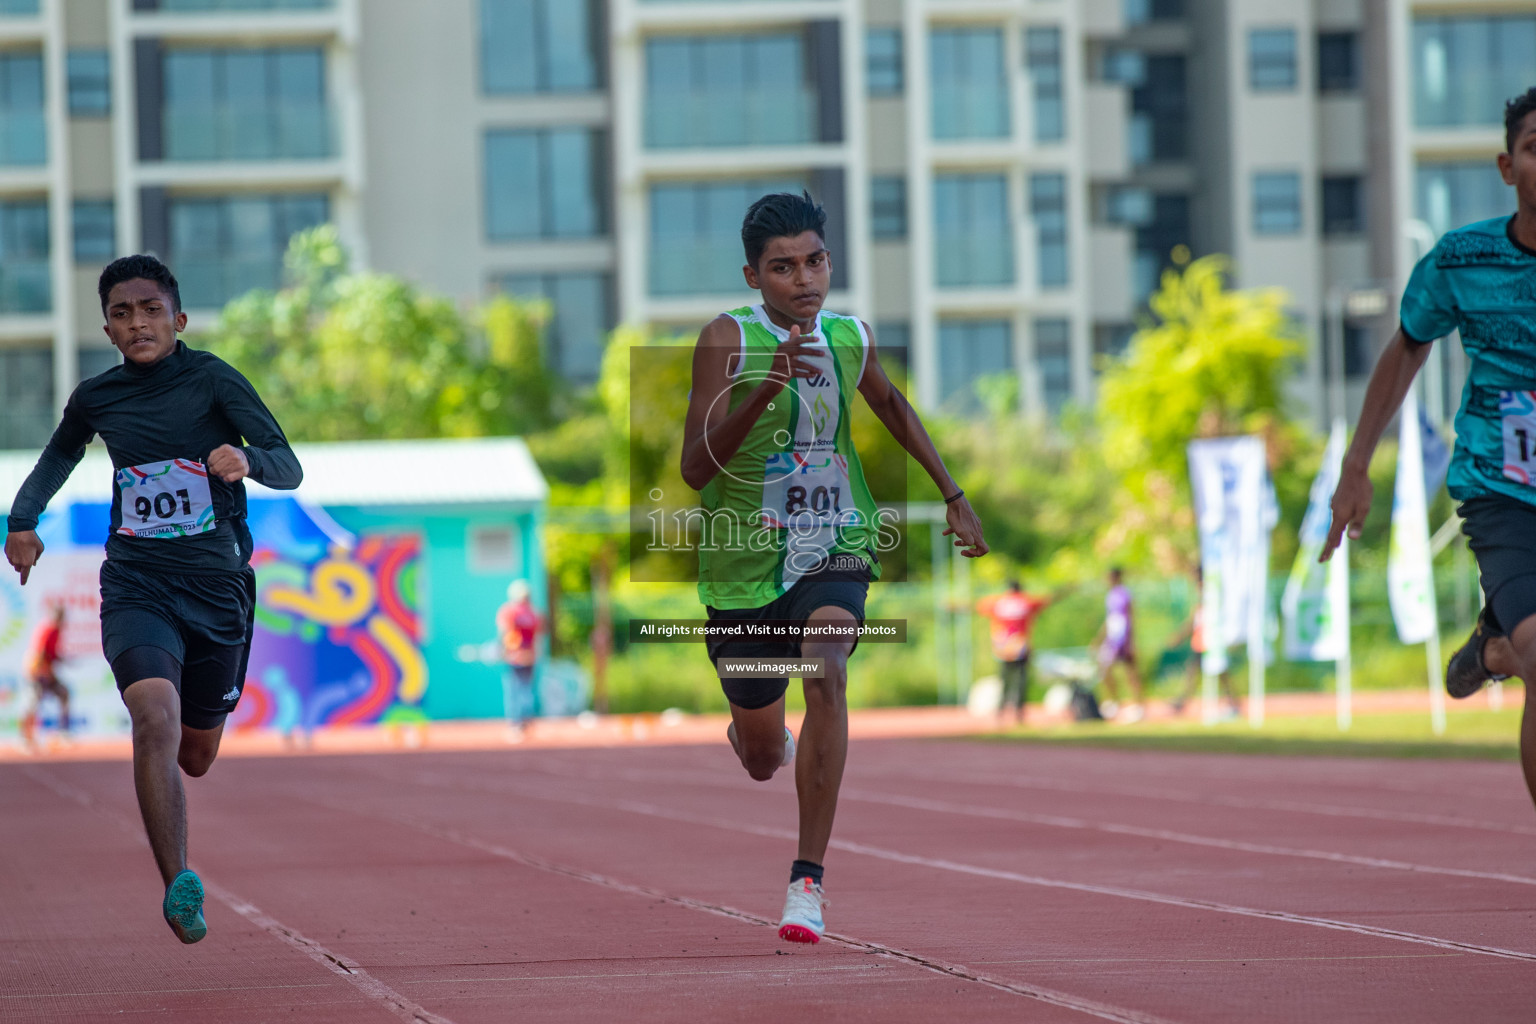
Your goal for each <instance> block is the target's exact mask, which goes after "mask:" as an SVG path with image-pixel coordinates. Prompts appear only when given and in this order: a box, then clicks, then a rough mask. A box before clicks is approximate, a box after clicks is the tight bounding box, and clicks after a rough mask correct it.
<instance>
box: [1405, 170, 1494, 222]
mask: <svg viewBox="0 0 1536 1024" xmlns="http://www.w3.org/2000/svg"><path fill="white" fill-rule="evenodd" d="M1416 177H1417V189H1416V191H1417V192H1418V216H1419V219H1420V220H1423V221H1424V222H1425V223H1426V224H1428V225H1429V226H1430V227H1432V228H1434V230H1435V234H1436V235H1443V234H1445V233H1446V232H1447V231H1450V230H1451V229H1452V228H1459V227H1461V226H1462V225H1464V224H1471V223H1474V222H1476V221H1480V220H1487V219H1488V218H1490V217H1507V216H1509V215H1510V214H1512V213H1513V212H1514V211H1515V206H1516V202H1515V190H1514V188H1513V187H1512V186H1510V185H1506V184H1504V179H1503V178H1502V177H1500V176H1499V168H1498V166H1497V165H1496V164H1494V162H1493V161H1492V160H1470V161H1460V162H1456V163H1436V164H1420V165H1419V168H1418V174H1417V175H1416Z"/></svg>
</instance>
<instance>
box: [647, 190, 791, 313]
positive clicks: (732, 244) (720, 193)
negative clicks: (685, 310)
mask: <svg viewBox="0 0 1536 1024" xmlns="http://www.w3.org/2000/svg"><path fill="white" fill-rule="evenodd" d="M804 188H805V184H804V183H803V182H800V181H795V180H792V179H781V180H773V179H766V180H760V181H742V182H685V183H673V184H665V185H653V186H651V202H650V212H651V224H650V228H651V252H650V259H649V260H648V261H647V265H646V273H647V274H648V275H649V288H650V294H652V295H658V296H663V295H720V294H725V295H735V294H740V293H742V292H745V291H746V290H747V286H746V282H745V281H744V280H742V275H741V268H742V265H743V264H744V263H746V255H745V253H743V252H742V246H741V221H742V218H743V217H744V216H745V215H746V212H747V208H748V207H749V206H751V205H752V203H754V202H755V201H756V200H758V199H759V198H761V197H762V196H764V195H767V194H768V193H770V192H793V193H797V194H798V193H799V192H800V191H801V190H802V189H804Z"/></svg>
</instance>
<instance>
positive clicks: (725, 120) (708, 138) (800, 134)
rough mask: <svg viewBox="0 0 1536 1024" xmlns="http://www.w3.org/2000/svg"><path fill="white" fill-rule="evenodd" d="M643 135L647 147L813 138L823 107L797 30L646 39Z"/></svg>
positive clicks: (781, 142) (755, 143)
mask: <svg viewBox="0 0 1536 1024" xmlns="http://www.w3.org/2000/svg"><path fill="white" fill-rule="evenodd" d="M645 64H646V72H645V79H646V96H645V142H646V145H647V146H648V147H650V148H652V149H678V148H686V147H704V146H775V145H790V144H794V143H805V142H812V141H814V140H815V139H816V138H817V136H818V134H819V118H820V111H819V105H818V101H817V96H816V91H815V89H814V87H813V86H812V84H811V82H810V81H809V80H808V76H807V75H806V73H805V39H804V36H803V35H802V34H801V33H798V32H793V33H791V32H771V33H770V32H764V33H760V34H753V35H746V36H741V35H712V36H673V37H666V36H657V37H652V38H650V39H647V40H646V43H645Z"/></svg>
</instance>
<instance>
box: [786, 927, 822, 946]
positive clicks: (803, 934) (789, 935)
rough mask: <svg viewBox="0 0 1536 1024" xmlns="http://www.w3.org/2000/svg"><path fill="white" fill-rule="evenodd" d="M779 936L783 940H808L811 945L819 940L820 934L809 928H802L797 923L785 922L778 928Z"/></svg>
mask: <svg viewBox="0 0 1536 1024" xmlns="http://www.w3.org/2000/svg"><path fill="white" fill-rule="evenodd" d="M779 938H781V939H783V940H784V941H785V942H808V943H810V944H811V945H813V946H814V945H815V944H816V943H818V942H820V941H821V936H820V935H817V934H816V933H815V932H813V931H811V930H810V929H809V928H802V927H800V926H799V925H798V924H787V925H785V926H784V927H782V928H780V929H779Z"/></svg>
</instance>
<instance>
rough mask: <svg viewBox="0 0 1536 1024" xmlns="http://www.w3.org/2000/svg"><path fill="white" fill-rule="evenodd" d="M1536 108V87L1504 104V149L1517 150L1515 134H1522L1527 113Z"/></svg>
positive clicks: (1509, 151)
mask: <svg viewBox="0 0 1536 1024" xmlns="http://www.w3.org/2000/svg"><path fill="white" fill-rule="evenodd" d="M1533 110H1536V87H1533V88H1530V89H1527V90H1525V92H1523V93H1521V94H1520V95H1519V96H1516V97H1515V98H1514V99H1512V100H1510V101H1509V102H1508V103H1506V104H1504V151H1505V152H1506V153H1513V152H1514V151H1515V136H1516V135H1519V134H1520V125H1521V124H1522V123H1523V122H1524V121H1525V115H1526V114H1529V113H1530V112H1531V111H1533Z"/></svg>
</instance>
